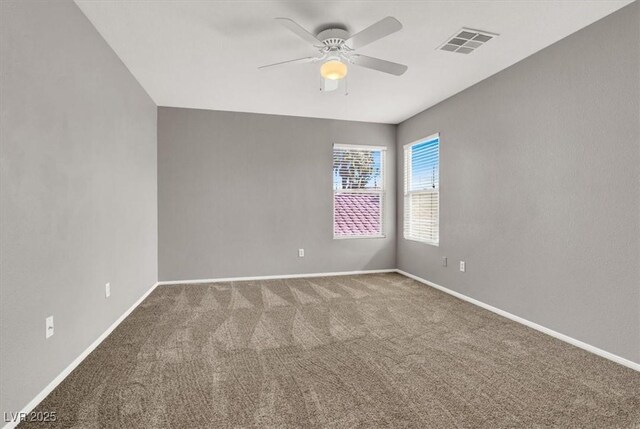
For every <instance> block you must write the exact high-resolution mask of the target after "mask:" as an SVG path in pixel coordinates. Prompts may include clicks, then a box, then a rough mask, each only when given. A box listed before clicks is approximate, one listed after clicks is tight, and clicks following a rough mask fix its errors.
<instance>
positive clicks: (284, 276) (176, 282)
mask: <svg viewBox="0 0 640 429" xmlns="http://www.w3.org/2000/svg"><path fill="white" fill-rule="evenodd" d="M397 271H398V270H396V269H395V268H389V269H385V270H361V271H339V272H333V273H307V274H281V275H277V276H253V277H225V278H217V279H196V280H169V281H162V282H158V285H183V284H201V283H220V282H245V281H252V280H278V279H301V278H305V277H333V276H353V275H356V274H378V273H395V272H397Z"/></svg>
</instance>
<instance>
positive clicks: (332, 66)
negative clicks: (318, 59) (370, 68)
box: [320, 60, 347, 80]
mask: <svg viewBox="0 0 640 429" xmlns="http://www.w3.org/2000/svg"><path fill="white" fill-rule="evenodd" d="M320 75H321V76H322V77H323V78H325V79H331V80H340V79H344V77H345V76H346V75H347V65H346V64H345V63H343V62H341V61H338V60H329V61H327V62H326V63H324V64H322V66H321V67H320Z"/></svg>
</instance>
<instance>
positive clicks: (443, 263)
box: [442, 256, 447, 267]
mask: <svg viewBox="0 0 640 429" xmlns="http://www.w3.org/2000/svg"><path fill="white" fill-rule="evenodd" d="M442 266H443V267H446V266H447V257H446V256H445V257H443V258H442Z"/></svg>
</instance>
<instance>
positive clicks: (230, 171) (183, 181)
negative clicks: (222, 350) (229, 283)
mask: <svg viewBox="0 0 640 429" xmlns="http://www.w3.org/2000/svg"><path fill="white" fill-rule="evenodd" d="M334 142H338V143H351V144H368V145H383V146H387V147H388V148H389V149H388V150H387V168H386V172H385V173H386V188H387V204H386V212H385V215H386V222H387V226H388V228H387V229H386V233H387V236H386V238H384V239H350V240H334V239H333V235H332V231H333V230H332V219H333V213H332V209H333V199H332V195H333V193H332V172H331V171H332V144H333V143H334ZM394 147H395V126H393V125H383V124H367V123H360V122H346V121H335V120H326V119H310V118H298V117H288V116H272V115H259V114H250V113H232V112H215V111H205V110H191V109H177V108H164V107H161V108H159V110H158V188H159V194H158V207H159V210H158V222H159V267H160V272H159V273H160V274H159V277H160V280H186V279H206V278H219V277H235V276H258V275H277V274H295V273H314V272H329V271H349V270H365V269H383V268H395V180H394V179H395V177H394V176H395V150H394ZM298 248H304V249H305V257H304V258H298Z"/></svg>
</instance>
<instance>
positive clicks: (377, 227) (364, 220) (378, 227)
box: [333, 144, 386, 238]
mask: <svg viewBox="0 0 640 429" xmlns="http://www.w3.org/2000/svg"><path fill="white" fill-rule="evenodd" d="M385 149H386V148H384V147H380V146H359V145H339V144H335V145H333V237H334V238H365V237H383V236H384V232H383V231H384V222H383V213H384V155H385Z"/></svg>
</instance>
